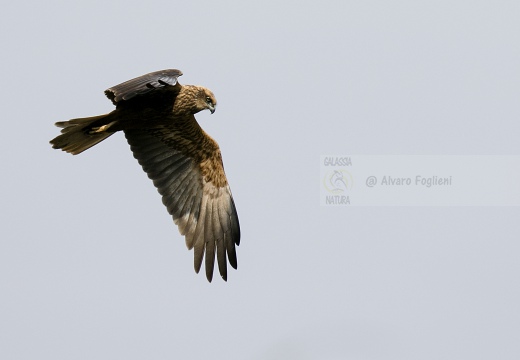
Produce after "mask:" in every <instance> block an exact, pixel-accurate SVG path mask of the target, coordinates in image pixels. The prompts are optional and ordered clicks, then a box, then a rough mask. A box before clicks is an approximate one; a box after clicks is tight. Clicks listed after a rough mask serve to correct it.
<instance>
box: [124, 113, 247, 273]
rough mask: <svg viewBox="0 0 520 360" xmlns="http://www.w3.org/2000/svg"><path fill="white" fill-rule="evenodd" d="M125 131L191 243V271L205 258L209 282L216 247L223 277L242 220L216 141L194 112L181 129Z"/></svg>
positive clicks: (233, 255) (233, 260) (232, 258)
mask: <svg viewBox="0 0 520 360" xmlns="http://www.w3.org/2000/svg"><path fill="white" fill-rule="evenodd" d="M186 127H192V129H191V130H192V131H189V130H188V129H186ZM181 133H182V134H183V135H181ZM186 134H192V136H190V137H187V136H186ZM125 136H126V138H127V140H128V143H129V144H130V148H131V149H132V152H133V154H134V157H135V158H136V159H137V160H138V161H139V164H141V166H142V167H143V170H144V171H145V172H146V173H147V174H148V177H149V178H150V179H152V180H153V183H154V185H155V186H156V187H157V190H158V191H159V193H160V194H161V195H162V200H163V204H164V205H165V206H166V207H167V209H168V212H169V213H170V214H171V215H172V217H173V220H174V222H175V224H177V225H178V227H179V231H180V233H181V234H182V235H184V236H185V238H186V245H187V247H188V249H192V248H193V249H194V266H195V271H196V272H197V273H198V272H199V270H200V267H201V265H202V260H203V258H205V268H206V277H207V279H208V281H210V282H211V280H212V278H213V268H214V262H215V253H216V255H217V262H218V268H219V272H220V275H221V276H222V278H223V279H224V280H227V261H226V258H227V259H228V260H229V263H230V264H231V266H232V267H233V268H235V269H236V268H237V257H236V250H235V245H239V243H240V225H239V222H238V216H237V212H236V208H235V203H234V201H233V197H232V195H231V190H230V189H229V185H228V184H227V180H226V177H225V174H224V168H223V166H222V159H221V155H220V150H219V148H218V145H217V144H216V142H215V141H214V140H213V139H211V138H210V137H209V136H207V135H206V134H205V133H204V132H203V131H202V129H200V127H199V126H198V124H197V123H196V121H195V118H194V117H193V116H191V117H190V118H189V119H186V123H185V124H184V128H183V129H182V130H181V129H179V126H175V125H172V126H162V127H158V128H155V129H147V130H125ZM200 137H202V138H200Z"/></svg>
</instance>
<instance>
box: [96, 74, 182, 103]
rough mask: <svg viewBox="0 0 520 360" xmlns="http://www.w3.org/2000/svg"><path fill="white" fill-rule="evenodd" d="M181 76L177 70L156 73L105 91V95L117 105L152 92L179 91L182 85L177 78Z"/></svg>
mask: <svg viewBox="0 0 520 360" xmlns="http://www.w3.org/2000/svg"><path fill="white" fill-rule="evenodd" d="M181 75H182V72H181V71H180V70H176V69H167V70H160V71H155V72H152V73H149V74H146V75H143V76H139V77H136V78H135V79H132V80H128V81H125V82H124V83H122V84H119V85H116V86H112V87H111V88H110V89H107V90H105V95H106V96H107V97H108V98H109V99H110V100H112V103H114V105H117V104H118V103H119V102H120V101H122V100H130V99H132V98H133V97H135V96H137V95H142V94H146V93H149V92H150V91H152V90H161V91H178V88H179V86H180V85H179V84H178V82H177V78H178V77H179V76H181Z"/></svg>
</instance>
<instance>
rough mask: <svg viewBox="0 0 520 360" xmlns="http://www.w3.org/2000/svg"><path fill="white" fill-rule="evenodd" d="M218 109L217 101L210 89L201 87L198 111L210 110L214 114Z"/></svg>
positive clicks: (198, 97)
mask: <svg viewBox="0 0 520 360" xmlns="http://www.w3.org/2000/svg"><path fill="white" fill-rule="evenodd" d="M216 107H217V99H215V95H213V93H212V92H211V90H210V89H207V88H205V87H203V86H199V94H198V96H197V109H198V111H202V110H206V109H208V110H209V111H210V112H211V113H212V114H213V113H214V112H215V109H216Z"/></svg>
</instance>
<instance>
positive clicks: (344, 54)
mask: <svg viewBox="0 0 520 360" xmlns="http://www.w3.org/2000/svg"><path fill="white" fill-rule="evenodd" d="M0 17H1V21H0V28H1V32H0V37H1V40H2V48H3V50H2V57H1V60H0V61H1V63H2V66H1V69H2V70H1V72H2V73H1V78H2V82H3V84H2V86H1V89H0V91H1V96H0V98H1V99H2V113H3V122H2V124H3V131H2V133H3V137H2V142H1V146H2V149H1V150H2V151H1V152H0V154H1V155H0V156H1V157H2V166H3V170H2V175H3V176H2V201H1V205H0V206H1V208H2V214H3V216H2V220H1V222H2V224H1V230H0V238H1V240H0V289H1V290H0V291H1V296H0V358H1V359H129V360H131V359H208V358H212V359H320V360H325V359H353V360H357V359H399V360H403V359H414V360H417V359H435V360H438V359H457V360H459V359H472V360H475V359H491V358H493V359H518V356H519V355H520V325H519V324H520V311H519V306H518V304H520V289H519V286H518V281H519V275H520V265H519V261H518V257H519V252H520V245H519V241H518V239H519V234H520V223H519V221H518V219H519V215H520V208H519V207H346V208H339V207H320V205H319V190H320V187H319V186H320V183H319V166H320V164H319V160H320V155H329V154H332V155H348V154H361V155H372V154H377V155H387V154H392V155H399V154H406V155H408V154H418V155H452V154H453V155H518V154H520V142H519V141H518V139H519V134H520V123H519V121H518V119H519V115H520V110H519V107H518V99H519V95H520V67H519V64H520V22H519V21H518V19H519V18H520V3H518V2H517V1H453V0H451V1H392V2H390V1H363V2H361V1H324V2H307V1H263V2H242V3H239V2H231V1H218V2H216V1H191V2H189V1H184V2H176V1H140V2H137V1H135V2H134V1H112V2H107V1H88V2H86V1H85V2H81V3H78V2H65V1H52V0H51V1H44V2H37V1H18V2H16V4H15V3H14V2H11V3H9V4H7V3H6V4H4V5H3V9H2V12H1V15H0ZM165 68H178V69H181V70H182V71H183V72H184V75H183V76H182V77H181V78H180V81H181V83H183V84H199V85H204V86H207V87H209V88H210V89H212V90H213V92H214V93H215V95H216V97H217V99H218V102H219V104H218V109H217V111H216V113H215V114H213V115H210V114H209V113H208V112H206V113H202V114H199V115H198V117H197V118H198V120H199V123H200V124H201V126H202V127H203V128H204V129H205V130H206V131H207V132H208V133H209V134H210V135H211V136H213V137H214V138H215V139H216V140H217V141H218V142H219V144H220V146H221V150H222V153H223V158H224V164H225V167H226V173H227V176H228V179H229V181H230V185H231V188H232V191H233V195H234V197H235V202H236V205H237V209H238V212H239V217H240V222H241V228H242V244H241V246H240V247H239V248H238V263H239V267H238V271H231V272H230V274H229V276H228V282H227V283H225V282H223V281H222V280H221V279H220V278H219V277H218V276H216V277H215V279H214V281H213V283H211V284H209V283H207V281H206V279H205V276H204V275H203V274H200V275H196V274H195V273H194V271H193V265H192V263H193V253H192V252H188V251H187V250H186V247H185V244H184V239H183V238H182V237H181V236H180V235H179V233H178V230H177V229H176V227H175V226H174V224H173V222H172V220H171V218H170V216H169V215H168V214H167V212H166V210H165V208H164V206H163V205H162V203H161V199H160V196H159V194H158V193H157V191H156V190H155V188H154V187H153V184H152V182H151V181H150V180H149V179H148V178H147V176H146V174H145V173H144V172H143V171H142V169H141V167H140V166H139V165H138V163H137V161H136V160H135V159H134V158H133V157H132V154H131V152H130V149H129V146H128V145H127V144H126V141H125V139H124V136H122V134H116V135H114V136H112V137H111V138H109V139H108V140H107V141H105V142H103V143H101V144H99V145H97V146H96V147H94V148H92V149H90V150H88V151H87V152H85V153H83V154H81V155H78V156H71V155H69V154H65V153H63V152H60V151H56V150H53V149H52V148H51V147H50V145H49V144H48V141H49V140H50V139H52V138H53V137H54V136H56V135H57V134H58V131H59V130H58V129H57V128H55V127H54V126H53V123H54V122H56V121H62V120H68V119H70V118H74V117H86V116H92V115H97V114H101V113H105V112H109V111H111V109H112V104H111V103H110V101H108V100H107V99H106V98H105V97H104V95H103V90H105V89H106V88H108V87H110V86H112V85H116V84H118V83H121V82H123V81H125V80H128V79H130V78H133V77H136V76H139V75H141V74H145V73H147V72H151V71H155V70H160V69H165ZM482 167H483V174H485V173H486V172H485V169H486V164H482ZM482 191H483V192H485V191H486V189H482Z"/></svg>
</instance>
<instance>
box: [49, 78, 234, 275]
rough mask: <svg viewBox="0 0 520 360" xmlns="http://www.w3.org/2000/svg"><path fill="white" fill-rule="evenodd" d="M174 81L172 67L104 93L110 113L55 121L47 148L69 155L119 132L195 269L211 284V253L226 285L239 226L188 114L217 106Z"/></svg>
mask: <svg viewBox="0 0 520 360" xmlns="http://www.w3.org/2000/svg"><path fill="white" fill-rule="evenodd" d="M181 75H182V72H181V71H179V70H175V69H169V70H162V71H156V72H152V73H149V74H146V75H143V76H140V77H137V78H135V79H132V80H129V81H126V82H124V83H122V84H119V85H116V86H113V87H111V88H109V89H107V90H106V91H105V95H106V96H107V97H108V98H109V99H110V100H111V101H112V103H113V104H114V105H115V106H116V108H115V110H113V111H112V112H110V113H109V114H105V115H99V116H93V117H87V118H79V119H72V120H69V121H63V122H57V123H56V126H58V127H60V128H62V130H61V134H60V135H58V136H57V137H56V138H54V139H53V140H51V141H50V143H51V144H52V147H53V148H55V149H61V150H63V151H66V152H68V153H71V154H73V155H77V154H79V153H81V152H83V151H85V150H87V149H88V148H90V147H92V146H94V145H96V144H97V143H99V142H100V141H103V140H105V139H106V138H108V137H109V136H110V135H112V134H113V133H115V132H117V131H123V132H124V134H125V137H126V139H127V141H128V143H129V144H130V149H131V150H132V152H133V154H134V157H135V158H136V159H137V161H138V162H139V164H141V166H142V167H143V170H144V171H145V172H146V173H147V174H148V177H149V178H150V179H151V180H152V181H153V183H154V185H155V186H156V187H157V190H158V191H159V193H160V194H161V195H162V201H163V204H164V205H165V206H166V208H167V209H168V212H169V213H170V214H171V215H172V217H173V220H174V222H175V224H177V226H178V227H179V231H180V233H181V234H182V235H184V236H185V239H186V245H187V247H188V249H192V248H193V249H194V266H195V271H196V272H197V273H198V272H199V270H200V268H201V265H202V260H203V258H204V262H205V268H206V277H207V279H208V281H210V282H211V280H212V278H213V267H214V263H215V254H216V257H217V263H218V269H219V272H220V275H221V276H222V278H223V279H224V280H227V261H229V263H230V264H231V266H232V267H233V268H235V269H236V268H237V257H236V250H235V245H239V243H240V225H239V222H238V216H237V211H236V208H235V203H234V201H233V196H232V195H231V190H230V188H229V185H228V182H227V179H226V175H225V173H224V166H223V163H222V156H221V154H220V149H219V147H218V144H217V142H216V141H215V140H213V139H212V138H211V137H210V136H209V135H208V134H206V133H205V132H204V130H202V128H201V127H200V126H199V124H198V123H197V120H195V116H194V115H195V114H196V113H198V112H199V111H202V110H206V109H208V110H209V111H210V112H211V113H213V112H215V108H216V106H217V100H216V99H215V96H214V95H213V93H212V92H211V91H210V90H209V89H207V88H205V87H202V86H194V85H181V84H179V82H178V81H177V80H178V78H179V76H181ZM226 259H227V260H226Z"/></svg>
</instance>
